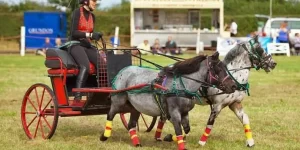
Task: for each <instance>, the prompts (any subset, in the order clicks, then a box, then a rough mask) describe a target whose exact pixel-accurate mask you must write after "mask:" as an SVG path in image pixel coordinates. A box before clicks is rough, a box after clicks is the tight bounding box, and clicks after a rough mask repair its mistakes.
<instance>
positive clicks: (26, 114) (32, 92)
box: [21, 42, 156, 139]
mask: <svg viewBox="0 0 300 150" xmlns="http://www.w3.org/2000/svg"><path fill="white" fill-rule="evenodd" d="M102 44H103V49H102V50H101V51H99V54H95V55H97V56H99V57H98V64H97V66H94V65H93V64H92V63H90V72H89V76H88V79H87V83H86V86H85V87H84V88H80V89H76V88H74V87H75V82H76V77H77V75H78V72H79V71H78V67H77V64H76V63H75V61H74V60H73V58H72V56H71V55H70V54H69V53H68V52H67V51H66V50H65V49H64V48H61V49H49V50H47V53H46V54H47V56H46V60H45V66H46V67H47V68H49V69H48V71H47V72H48V77H49V78H50V80H51V84H52V88H50V87H49V86H48V85H46V84H42V83H37V84H34V85H32V86H31V87H30V88H29V89H28V90H27V92H26V93H25V95H24V98H23V102H22V108H21V119H22V125H23V129H24V131H25V133H26V135H27V136H28V138H30V139H34V138H36V137H37V136H41V137H42V138H44V139H50V138H51V137H52V136H53V134H54V132H55V130H56V126H57V124H58V118H59V117H72V116H86V115H102V114H107V112H108V111H109V108H110V94H111V93H115V92H121V91H120V90H119V91H118V90H113V89H112V88H111V81H112V80H113V78H114V77H115V75H116V74H117V73H118V72H119V71H120V70H121V69H123V68H124V67H127V66H130V65H137V66H141V65H142V61H141V59H139V58H140V52H139V50H137V49H106V46H105V43H104V42H102ZM133 51H134V53H135V54H136V55H135V56H138V57H133V56H132V55H131V54H132V52H133ZM143 86H145V85H137V86H135V87H131V88H130V89H135V88H140V87H143ZM126 90H129V89H124V91H126ZM78 91H80V92H83V93H84V97H83V98H84V100H81V101H80V104H79V105H78V104H77V105H76V106H73V105H72V103H73V100H72V96H74V93H75V92H78ZM126 113H127V112H123V113H120V118H121V120H122V123H123V124H124V126H125V127H126V128H127V122H128V121H127V117H126V116H127V115H126ZM142 119H143V122H144V123H145V126H146V131H148V132H149V131H151V129H152V128H153V126H154V125H155V122H156V117H153V118H150V119H149V118H148V119H145V117H144V116H142ZM147 121H148V122H147Z"/></svg>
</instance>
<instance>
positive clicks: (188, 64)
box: [100, 53, 236, 150]
mask: <svg viewBox="0 0 300 150" xmlns="http://www.w3.org/2000/svg"><path fill="white" fill-rule="evenodd" d="M218 57H219V54H218V53H215V54H214V55H213V56H210V57H206V56H196V57H194V58H191V59H188V60H185V61H183V62H178V63H176V64H174V66H173V67H172V68H171V69H166V70H167V71H168V70H171V71H172V73H173V74H172V75H170V76H168V77H167V79H166V81H165V87H166V88H167V89H168V90H166V91H165V92H166V93H160V94H161V96H162V98H161V99H162V101H161V104H162V105H164V106H165V107H162V110H161V109H160V107H159V105H158V102H157V101H156V100H155V98H154V97H155V93H154V90H151V89H150V88H149V89H147V90H148V91H146V92H137V91H127V92H124V93H120V94H115V95H112V96H111V107H110V110H109V113H108V114H107V122H106V128H105V131H104V133H103V134H102V136H101V137H100V140H101V141H106V140H107V139H108V138H109V137H110V136H111V129H112V121H113V118H114V117H115V115H116V114H117V113H123V112H130V120H129V123H128V129H129V133H130V137H131V140H132V143H133V145H134V146H140V142H139V139H138V136H137V135H136V123H137V121H138V119H139V116H140V113H143V114H146V115H149V116H161V115H162V112H163V111H164V112H166V114H167V115H168V116H167V117H168V119H169V120H170V121H171V122H172V124H173V125H174V129H175V133H176V137H177V143H178V149H180V150H183V149H185V148H184V147H185V146H184V142H183V136H182V129H181V127H182V126H183V127H184V128H185V129H186V130H189V121H188V112H189V111H190V110H191V109H192V108H193V107H194V105H195V103H193V102H192V101H193V100H192V99H191V98H190V97H189V96H188V95H189V94H191V93H196V92H197V91H198V89H199V88H200V86H201V85H203V84H204V83H211V82H209V81H213V80H210V75H212V76H214V78H217V83H216V84H217V87H219V88H221V89H223V90H224V91H225V92H227V93H231V92H234V91H235V88H236V84H235V82H234V81H233V80H232V79H231V78H230V77H229V78H228V74H227V72H226V66H225V65H224V64H223V63H222V62H221V61H220V60H219V59H218ZM157 76H158V73H157V72H156V71H154V70H150V69H147V68H141V67H136V66H130V67H127V68H125V69H123V70H122V71H121V72H120V73H119V74H118V75H117V76H116V77H115V80H114V88H115V89H117V90H120V89H125V88H128V87H132V86H135V85H138V84H143V83H149V85H151V83H153V81H154V80H155V79H156V78H157ZM144 90H145V89H144ZM169 94H170V95H169Z"/></svg>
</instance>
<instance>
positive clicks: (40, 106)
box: [39, 88, 46, 110]
mask: <svg viewBox="0 0 300 150" xmlns="http://www.w3.org/2000/svg"><path fill="white" fill-rule="evenodd" d="M45 90H46V89H45V88H44V90H43V94H42V98H41V103H40V105H39V110H41V108H42V104H43V99H44V95H45Z"/></svg>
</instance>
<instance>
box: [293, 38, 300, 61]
mask: <svg viewBox="0 0 300 150" xmlns="http://www.w3.org/2000/svg"><path fill="white" fill-rule="evenodd" d="M294 43H295V45H294V48H295V54H296V55H297V56H300V34H299V33H296V34H295V38H294Z"/></svg>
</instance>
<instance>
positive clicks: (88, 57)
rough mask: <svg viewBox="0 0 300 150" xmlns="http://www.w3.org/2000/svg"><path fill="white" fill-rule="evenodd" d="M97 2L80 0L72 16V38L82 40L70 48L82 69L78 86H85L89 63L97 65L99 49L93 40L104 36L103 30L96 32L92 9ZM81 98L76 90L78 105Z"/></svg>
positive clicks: (75, 98) (78, 77)
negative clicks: (92, 42) (93, 45)
mask: <svg viewBox="0 0 300 150" xmlns="http://www.w3.org/2000/svg"><path fill="white" fill-rule="evenodd" d="M96 2H97V0H79V4H80V7H79V8H77V9H75V10H74V12H73V16H72V22H71V23H72V24H71V40H72V41H79V42H80V44H77V45H73V46H71V48H70V54H71V55H72V56H73V58H74V60H75V61H76V63H77V65H78V66H79V70H80V71H79V73H78V76H77V79H76V88H82V87H83V86H84V84H85V82H86V80H87V77H88V73H89V72H90V64H89V63H90V62H91V63H92V64H94V65H95V66H97V54H98V51H97V49H96V48H95V47H92V45H91V40H95V41H98V40H100V38H101V37H102V33H101V32H94V26H95V15H94V14H93V13H92V11H93V10H94V9H95V8H96ZM80 100H81V93H80V92H76V93H75V97H74V104H75V105H76V103H78V102H79V101H80Z"/></svg>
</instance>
